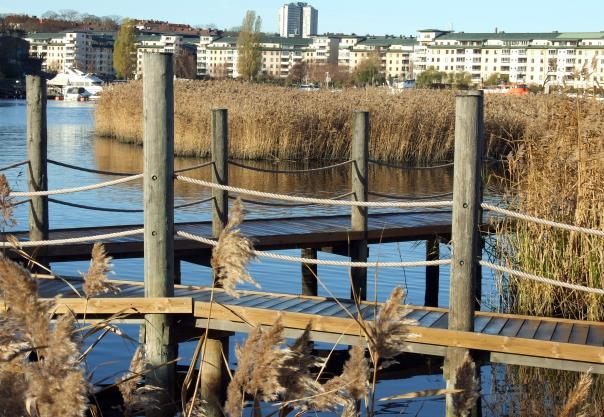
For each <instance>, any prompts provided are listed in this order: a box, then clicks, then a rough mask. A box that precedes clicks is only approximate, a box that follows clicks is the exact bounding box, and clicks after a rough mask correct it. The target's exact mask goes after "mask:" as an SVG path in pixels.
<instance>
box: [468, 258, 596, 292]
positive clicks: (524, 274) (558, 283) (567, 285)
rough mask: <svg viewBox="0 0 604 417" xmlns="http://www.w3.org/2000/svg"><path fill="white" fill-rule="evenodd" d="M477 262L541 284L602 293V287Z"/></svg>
mask: <svg viewBox="0 0 604 417" xmlns="http://www.w3.org/2000/svg"><path fill="white" fill-rule="evenodd" d="M478 263H479V264H480V265H481V266H484V267H486V268H489V269H492V270H494V271H498V272H501V273H504V274H508V275H513V276H515V277H519V278H524V279H529V280H531V281H535V282H540V283H542V284H548V285H554V286H557V287H563V288H568V289H571V290H577V291H583V292H588V293H592V294H600V295H604V289H601V288H591V287H586V286H584V285H578V284H571V283H568V282H564V281H558V280H555V279H551V278H545V277H541V276H539V275H534V274H529V273H528V272H523V271H517V270H515V269H511V268H508V267H505V266H501V265H497V264H494V263H491V262H486V261H479V262H478Z"/></svg>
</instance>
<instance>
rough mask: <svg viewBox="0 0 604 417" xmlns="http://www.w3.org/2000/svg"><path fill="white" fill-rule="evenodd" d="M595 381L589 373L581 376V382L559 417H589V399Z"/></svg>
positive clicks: (570, 395)
mask: <svg viewBox="0 0 604 417" xmlns="http://www.w3.org/2000/svg"><path fill="white" fill-rule="evenodd" d="M592 383H593V379H592V377H591V375H590V374H589V373H587V374H583V375H581V378H580V379H579V382H577V385H576V386H575V388H574V389H573V390H572V391H571V393H570V394H569V396H568V400H567V401H566V404H564V407H562V410H561V411H560V413H558V417H587V415H588V414H587V413H588V412H589V411H588V408H587V405H588V403H587V399H588V397H589V392H590V390H591V385H592Z"/></svg>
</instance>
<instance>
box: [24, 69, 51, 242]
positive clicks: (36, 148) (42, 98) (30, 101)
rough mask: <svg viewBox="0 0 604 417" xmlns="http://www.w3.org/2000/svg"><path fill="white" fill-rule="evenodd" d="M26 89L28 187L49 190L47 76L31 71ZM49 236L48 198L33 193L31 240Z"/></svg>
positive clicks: (30, 207) (26, 80) (30, 219)
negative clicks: (32, 73) (34, 73)
mask: <svg viewBox="0 0 604 417" xmlns="http://www.w3.org/2000/svg"><path fill="white" fill-rule="evenodd" d="M25 84H26V89H27V92H26V94H27V155H28V158H29V178H28V186H29V191H45V190H48V174H47V164H46V156H47V155H46V153H47V132H46V80H45V79H44V78H42V77H41V76H39V75H28V76H27V77H26V79H25ZM47 239H48V198H47V197H46V196H33V197H31V203H30V204H29V240H47Z"/></svg>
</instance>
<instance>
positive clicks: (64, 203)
mask: <svg viewBox="0 0 604 417" xmlns="http://www.w3.org/2000/svg"><path fill="white" fill-rule="evenodd" d="M210 200H213V197H209V198H204V199H203V200H197V201H192V202H190V203H184V204H178V205H176V206H174V208H175V209H181V208H185V207H191V206H195V205H198V204H203V203H207V202H208V201H210ZM27 201H29V200H27ZM48 201H50V202H51V203H55V204H60V205H62V206H68V207H75V208H80V209H84V210H92V211H106V212H111V213H143V212H144V210H143V209H122V208H113V207H97V206H89V205H86V204H77V203H71V202H69V201H64V200H58V199H55V198H49V199H48ZM20 204H21V202H20Z"/></svg>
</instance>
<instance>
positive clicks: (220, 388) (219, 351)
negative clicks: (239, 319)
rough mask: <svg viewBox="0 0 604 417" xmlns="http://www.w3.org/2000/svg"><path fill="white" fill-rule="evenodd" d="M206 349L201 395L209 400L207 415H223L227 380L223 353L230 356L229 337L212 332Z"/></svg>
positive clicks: (207, 340)
mask: <svg viewBox="0 0 604 417" xmlns="http://www.w3.org/2000/svg"><path fill="white" fill-rule="evenodd" d="M205 343H207V345H206V350H205V355H204V358H203V364H202V367H201V397H202V398H203V399H204V400H205V401H206V402H207V404H206V406H205V407H204V409H205V415H206V416H207V417H223V415H224V414H223V413H222V411H221V410H222V405H223V403H224V391H225V390H224V388H225V386H226V383H228V382H227V381H225V375H227V372H226V371H227V370H226V365H225V364H224V360H223V358H222V355H223V354H224V356H225V358H228V357H229V337H228V336H222V337H220V336H216V335H212V334H210V337H208V338H207V339H206V342H205Z"/></svg>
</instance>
